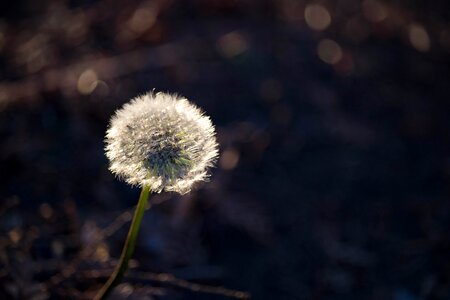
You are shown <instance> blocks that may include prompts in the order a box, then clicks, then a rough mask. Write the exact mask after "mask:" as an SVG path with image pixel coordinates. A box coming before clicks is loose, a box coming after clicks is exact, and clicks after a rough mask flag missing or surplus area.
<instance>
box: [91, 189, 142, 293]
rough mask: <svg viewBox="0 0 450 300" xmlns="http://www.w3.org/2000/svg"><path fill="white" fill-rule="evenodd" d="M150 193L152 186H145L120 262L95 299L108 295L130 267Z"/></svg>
mask: <svg viewBox="0 0 450 300" xmlns="http://www.w3.org/2000/svg"><path fill="white" fill-rule="evenodd" d="M149 194H150V187H147V186H144V187H143V188H142V191H141V195H140V197H139V201H138V204H137V206H136V211H135V212H134V217H133V221H132V222H131V226H130V230H129V231H128V236H127V239H126V241H125V245H124V246H123V248H122V254H121V255H120V260H119V264H118V265H117V266H116V269H115V270H114V273H113V274H112V275H111V277H110V278H109V279H108V281H107V282H106V283H105V285H104V286H103V287H102V289H101V290H100V291H99V292H98V293H97V295H96V296H95V298H94V300H103V299H106V297H108V295H109V294H110V293H111V291H112V289H113V288H114V287H115V286H116V285H118V284H119V283H120V281H121V280H122V278H123V275H124V274H125V272H126V271H127V269H128V261H129V260H130V258H131V256H132V255H133V252H134V248H135V246H136V238H137V235H138V232H139V227H140V225H141V221H142V217H143V216H144V212H145V206H146V205H147V200H148V196H149Z"/></svg>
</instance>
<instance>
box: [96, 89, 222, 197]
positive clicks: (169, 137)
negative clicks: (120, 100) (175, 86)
mask: <svg viewBox="0 0 450 300" xmlns="http://www.w3.org/2000/svg"><path fill="white" fill-rule="evenodd" d="M105 142H106V147H105V150H106V156H107V157H108V159H109V161H110V166H109V169H110V170H111V171H112V172H113V173H114V174H116V175H117V176H118V177H119V178H121V179H124V180H125V181H126V182H128V183H130V184H132V185H138V186H141V187H142V186H150V188H151V190H152V191H153V192H158V193H159V192H161V191H163V190H164V191H174V192H178V193H180V194H184V193H187V192H189V191H190V190H191V188H192V186H193V184H194V183H196V182H198V181H202V180H205V179H206V178H207V176H208V173H207V170H208V168H209V167H211V166H213V165H214V163H215V161H216V159H217V157H218V145H217V142H216V134H215V130H214V126H213V124H212V123H211V120H210V119H209V117H208V116H205V115H204V114H203V113H202V111H201V110H200V109H199V108H198V107H196V106H195V105H194V104H192V103H190V102H189V101H188V100H187V99H185V98H182V97H179V96H177V95H171V94H166V93H157V94H154V93H152V92H150V93H147V94H145V95H143V96H139V97H136V98H134V99H133V100H131V101H130V102H129V103H127V104H125V105H124V106H123V107H122V108H121V109H119V110H117V111H116V113H115V115H114V116H113V117H112V118H111V122H110V125H109V128H108V130H107V132H106V139H105Z"/></svg>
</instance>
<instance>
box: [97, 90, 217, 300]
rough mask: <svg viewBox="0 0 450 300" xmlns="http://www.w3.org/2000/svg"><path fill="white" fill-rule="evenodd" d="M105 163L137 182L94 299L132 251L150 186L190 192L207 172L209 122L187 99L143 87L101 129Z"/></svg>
mask: <svg viewBox="0 0 450 300" xmlns="http://www.w3.org/2000/svg"><path fill="white" fill-rule="evenodd" d="M105 142H106V147H105V150H106V156H107V157H108V159H109V161H110V166H109V169H110V170H111V171H112V172H113V173H114V174H115V175H116V176H117V177H119V178H121V179H123V180H125V181H126V182H127V183H129V184H131V185H134V186H139V187H141V188H142V191H141V195H140V198H139V201H138V205H137V207H136V212H135V215H134V218H133V221H132V224H131V227H130V231H129V233H128V237H127V240H126V242H125V245H124V247H123V250H122V255H121V257H120V260H119V264H118V266H117V267H116V270H115V271H114V273H113V275H112V276H111V277H110V279H109V280H108V282H107V283H106V284H105V286H104V287H103V288H102V289H101V290H100V292H99V293H98V294H97V296H96V297H95V299H97V300H99V299H105V298H106V297H107V296H108V294H109V293H110V292H111V290H112V289H113V288H114V287H115V286H116V285H117V284H118V283H119V282H120V281H121V279H122V277H123V275H124V273H125V271H126V269H127V266H128V261H129V259H130V257H131V255H132V253H133V251H134V247H135V244H136V237H137V234H138V231H139V225H140V223H141V220H142V217H143V214H144V211H145V206H146V205H147V199H148V196H149V194H150V192H151V191H152V192H156V193H160V192H162V191H173V192H177V193H180V194H185V193H187V192H189V191H190V190H191V189H192V187H193V186H194V184H196V183H198V182H200V181H204V180H206V179H207V178H208V172H207V171H208V168H209V167H211V166H213V165H214V163H215V162H216V160H217V157H218V145H217V142H216V137H215V130H214V126H213V125H212V123H211V120H210V119H209V117H207V116H206V115H204V114H203V112H202V111H201V110H200V109H199V108H198V107H196V106H195V105H193V104H192V103H190V102H189V101H188V100H187V99H185V98H182V97H180V96H177V95H171V94H166V93H156V94H154V93H151V92H150V93H147V94H145V95H143V96H139V97H137V98H135V99H133V100H131V102H129V103H127V104H125V105H124V106H123V107H122V108H121V109H119V110H118V111H117V112H116V113H115V115H114V116H113V117H112V118H111V123H110V126H109V128H108V130H107V132H106V139H105Z"/></svg>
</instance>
